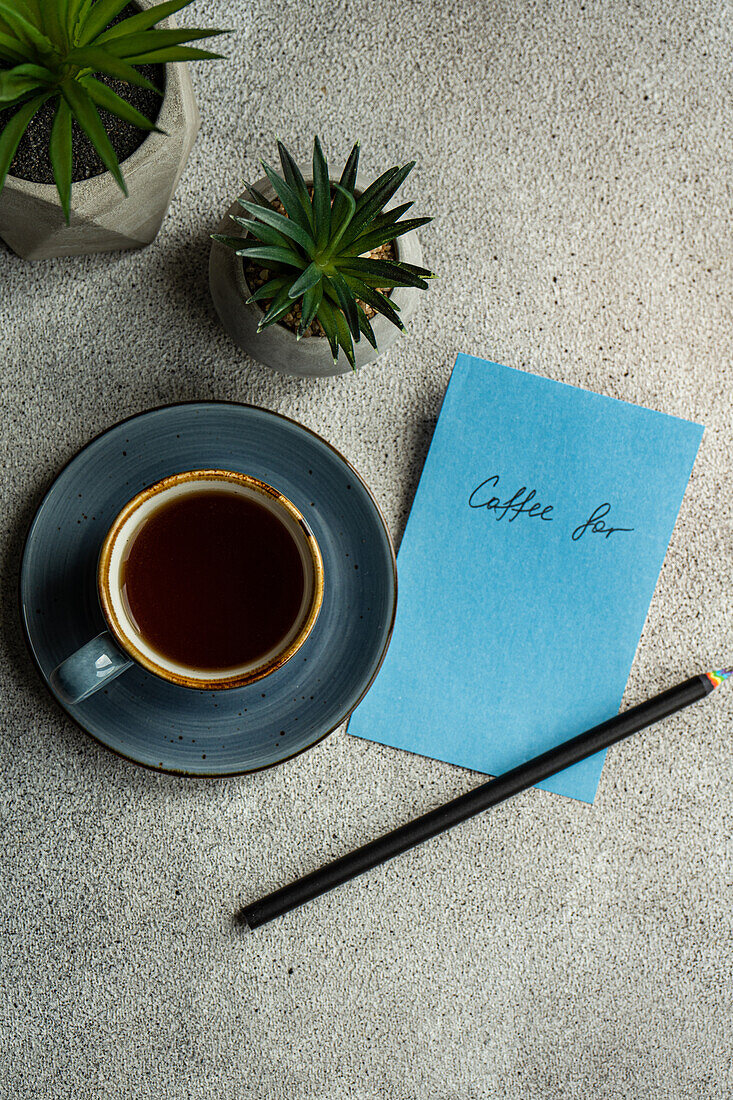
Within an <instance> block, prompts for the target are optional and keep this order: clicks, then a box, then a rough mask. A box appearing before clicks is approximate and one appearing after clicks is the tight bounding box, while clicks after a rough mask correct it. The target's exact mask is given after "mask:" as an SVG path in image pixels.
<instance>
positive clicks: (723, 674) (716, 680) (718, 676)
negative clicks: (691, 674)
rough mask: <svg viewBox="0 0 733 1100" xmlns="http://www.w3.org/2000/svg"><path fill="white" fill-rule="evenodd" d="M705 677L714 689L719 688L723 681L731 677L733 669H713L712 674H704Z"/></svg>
mask: <svg viewBox="0 0 733 1100" xmlns="http://www.w3.org/2000/svg"><path fill="white" fill-rule="evenodd" d="M705 675H706V676H707V678H708V680H709V681H710V683H711V684H712V685H713V687H714V688H716V687H720V685H721V684H722V683H723V681H724V680H727V679H728V677H729V676H731V675H733V668H715V669H713V671H712V672H706V673H705Z"/></svg>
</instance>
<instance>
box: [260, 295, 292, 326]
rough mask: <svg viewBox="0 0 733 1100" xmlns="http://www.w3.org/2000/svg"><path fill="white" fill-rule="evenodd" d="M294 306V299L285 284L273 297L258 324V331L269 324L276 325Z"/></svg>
mask: <svg viewBox="0 0 733 1100" xmlns="http://www.w3.org/2000/svg"><path fill="white" fill-rule="evenodd" d="M292 308H293V299H292V298H291V297H290V295H289V294H288V287H287V286H284V287H282V289H281V290H279V291H278V292H277V294H276V295H275V297H274V298H273V299H272V302H271V303H270V308H269V309H268V310H267V312H266V313H265V315H264V316H263V318H262V320H261V321H260V323H259V325H258V326H257V329H258V331H259V330H260V329H263V328H267V326H268V325H274V324H275V322H276V321H279V320H281V319H282V318H283V317H284V316H285V314H286V313H290V311H291V309H292Z"/></svg>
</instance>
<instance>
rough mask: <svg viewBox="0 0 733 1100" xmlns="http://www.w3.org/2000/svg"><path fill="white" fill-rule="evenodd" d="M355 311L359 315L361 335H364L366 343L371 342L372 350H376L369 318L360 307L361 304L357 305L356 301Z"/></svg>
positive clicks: (374, 337)
mask: <svg viewBox="0 0 733 1100" xmlns="http://www.w3.org/2000/svg"><path fill="white" fill-rule="evenodd" d="M356 312H357V314H358V317H359V328H360V329H361V331H362V335H364V336H366V339H367V343H369V344H371V345H372V347H373V348H374V350H375V351H376V349H377V338H376V336H375V335H374V329H373V328H372V326H371V325H370V324H369V318H368V317H367V315H366V313H365V312H364V310H363V309H362V308H361V306H360V305H359V303H358V302H357V303H356Z"/></svg>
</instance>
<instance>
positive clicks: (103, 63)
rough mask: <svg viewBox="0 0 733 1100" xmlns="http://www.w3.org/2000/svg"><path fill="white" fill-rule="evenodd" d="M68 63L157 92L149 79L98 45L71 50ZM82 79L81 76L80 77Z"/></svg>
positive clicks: (127, 62)
mask: <svg viewBox="0 0 733 1100" xmlns="http://www.w3.org/2000/svg"><path fill="white" fill-rule="evenodd" d="M68 61H69V63H70V64H73V65H78V66H79V68H80V69H89V70H90V71H91V72H93V73H104V74H105V76H113V77H114V78H115V79H116V80H124V81H125V83H127V84H136V85H138V86H139V87H140V88H147V89H148V91H151V92H157V91H158V89H157V88H156V87H155V85H154V84H153V82H152V81H151V80H148V78H147V77H146V76H143V74H142V73H139V72H138V71H137V69H135V68H133V66H132V65H131V64H130V63H129V61H125V60H123V58H121V57H115V55H114V54H111V53H110V52H109V51H108V50H104V49H102V48H101V47H100V46H83V47H82V48H80V49H78V50H71V51H70V52H69V54H68ZM82 79H83V77H82Z"/></svg>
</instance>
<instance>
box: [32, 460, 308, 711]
mask: <svg viewBox="0 0 733 1100" xmlns="http://www.w3.org/2000/svg"><path fill="white" fill-rule="evenodd" d="M323 583H324V580H323V561H322V558H321V553H320V550H319V547H318V544H317V542H316V539H315V537H314V535H313V533H312V531H311V530H310V528H309V527H308V525H307V523H306V521H305V519H304V518H303V516H302V515H301V513H300V512H299V511H298V509H297V508H296V507H295V505H294V504H292V503H291V501H289V500H288V499H287V497H285V496H284V495H283V494H282V493H281V492H279V490H277V489H276V488H273V487H272V486H270V485H267V484H265V483H264V482H262V481H258V480H257V479H256V478H253V477H250V476H248V475H247V474H243V473H237V472H233V471H230V470H188V471H185V472H183V473H176V474H172V475H170V476H169V477H165V478H163V479H162V480H161V481H158V482H156V484H155V485H152V486H150V487H149V488H147V489H144V490H143V491H142V492H140V493H138V494H137V496H135V497H133V498H132V500H130V501H129V502H128V503H127V504H126V505H125V506H124V508H123V509H122V510H121V511H120V513H119V514H118V516H117V517H116V519H115V520H114V522H113V523H112V526H111V527H110V529H109V531H108V532H107V535H106V537H105V539H104V542H103V544H102V548H101V551H100V554H99V559H98V565H97V593H98V598H99V605H100V608H101V612H102V615H103V617H104V620H105V625H106V629H105V630H104V631H103V632H102V633H101V634H98V635H97V636H96V637H93V638H92V639H91V640H90V641H88V642H87V643H86V644H85V645H83V646H82V647H81V649H78V650H77V651H76V652H75V653H73V654H71V655H70V656H69V657H67V658H66V660H65V661H63V662H62V663H61V664H60V665H59V666H58V667H57V668H56V669H55V670H54V672H53V673H52V674H51V684H52V686H53V688H54V690H55V691H56V692H57V694H58V695H59V696H60V697H61V698H62V699H63V700H64V701H65V702H67V703H70V704H75V703H79V702H81V701H82V700H83V699H86V698H88V696H90V695H92V694H93V693H94V692H96V691H98V690H99V689H100V688H102V687H103V686H105V685H106V684H108V683H109V682H110V681H111V680H112V679H114V678H115V677H117V676H119V675H120V674H121V673H124V672H125V670H126V669H128V668H130V667H132V666H134V665H138V666H141V667H142V668H144V669H145V670H147V671H148V672H150V673H152V674H154V675H155V676H158V677H160V678H161V679H162V680H166V681H168V682H169V683H172V684H176V685H178V686H180V687H184V688H194V689H198V690H200V691H216V690H222V689H227V688H236V687H243V686H245V685H247V684H251V683H254V682H255V681H257V680H261V679H263V678H264V677H266V676H269V675H270V674H271V673H273V672H274V671H275V670H276V669H278V668H280V667H282V665H284V664H285V662H286V661H288V660H290V658H291V657H292V656H293V655H294V654H295V653H296V652H297V651H298V650H299V649H300V647H301V646H302V645H303V643H304V642H305V640H306V638H307V637H308V635H309V634H310V632H311V630H312V629H313V626H314V624H315V622H316V619H317V617H318V613H319V611H320V608H321V603H322V599H323Z"/></svg>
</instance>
